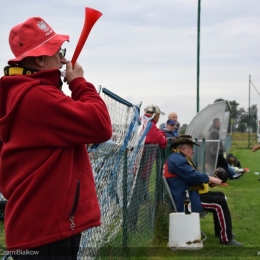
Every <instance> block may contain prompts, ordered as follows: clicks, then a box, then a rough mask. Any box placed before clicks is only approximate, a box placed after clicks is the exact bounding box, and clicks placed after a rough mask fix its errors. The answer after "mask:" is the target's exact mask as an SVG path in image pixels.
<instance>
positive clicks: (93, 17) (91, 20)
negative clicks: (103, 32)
mask: <svg viewBox="0 0 260 260" xmlns="http://www.w3.org/2000/svg"><path fill="white" fill-rule="evenodd" d="M101 15H102V13H100V12H99V11H97V10H95V9H92V8H89V7H85V22H84V26H83V29H82V32H81V35H80V37H79V40H78V43H77V46H76V49H75V51H74V54H73V56H72V59H71V63H72V65H74V64H75V62H76V61H77V58H78V57H79V54H80V52H81V50H82V48H83V46H84V44H85V42H86V40H87V38H88V35H89V33H90V31H91V29H92V27H93V25H94V24H95V23H96V21H97V20H98V19H99V17H100V16H101Z"/></svg>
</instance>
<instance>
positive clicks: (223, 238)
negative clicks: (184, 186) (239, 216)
mask: <svg viewBox="0 0 260 260" xmlns="http://www.w3.org/2000/svg"><path fill="white" fill-rule="evenodd" d="M200 200H201V204H202V208H203V209H205V210H208V211H209V212H212V213H213V220H214V228H215V235H216V236H218V237H219V238H220V242H221V243H224V242H227V241H229V240H232V239H233V235H232V221H231V215H230V211H229V208H228V205H227V201H226V198H225V195H224V193H223V192H220V191H209V192H208V193H204V194H200Z"/></svg>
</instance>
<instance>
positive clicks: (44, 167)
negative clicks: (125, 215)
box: [0, 17, 112, 260]
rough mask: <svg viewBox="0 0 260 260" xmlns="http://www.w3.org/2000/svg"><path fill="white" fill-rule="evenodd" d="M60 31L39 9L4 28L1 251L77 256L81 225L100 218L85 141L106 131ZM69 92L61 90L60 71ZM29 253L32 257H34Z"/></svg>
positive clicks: (98, 139)
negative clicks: (10, 55) (7, 51)
mask: <svg viewBox="0 0 260 260" xmlns="http://www.w3.org/2000/svg"><path fill="white" fill-rule="evenodd" d="M65 41H69V36H68V35H61V34H56V33H55V31H54V30H53V29H52V28H51V26H50V25H49V24H48V23H47V22H46V21H44V20H43V19H42V18H40V17H32V18H29V19H28V20H26V21H25V22H23V23H21V24H18V25H16V26H14V27H13V28H12V29H11V31H10V34H9V44H10V48H11V50H12V52H13V54H14V56H15V58H13V59H10V60H9V61H8V64H9V66H6V67H5V68H4V75H5V76H3V77H2V78H1V80H0V103H1V106H0V141H1V142H0V144H1V146H0V190H1V192H2V194H3V196H4V197H5V198H6V199H7V200H8V202H7V205H6V209H5V223H4V224H5V233H6V245H7V249H8V250H9V251H12V252H13V251H15V250H24V251H23V252H24V253H23V254H22V253H21V251H16V252H18V254H17V255H12V256H13V258H14V259H15V260H17V259H35V258H31V257H32V256H31V255H26V254H27V252H32V251H29V250H34V251H33V252H36V253H35V254H37V257H41V258H40V259H51V257H59V258H55V259H63V260H64V259H77V251H78V248H79V243H80V237H81V232H82V231H83V230H86V229H89V228H92V227H95V226H99V225H100V207H99V205H98V200H97V195H96V189H95V183H94V178H93V173H92V169H91V165H90V161H89V157H88V153H87V150H86V146H85V144H89V143H102V142H105V141H107V140H108V139H110V138H111V135H112V128H111V122H110V117H109V114H108V110H107V107H106V104H105V103H104V102H103V100H102V99H101V98H100V96H99V94H98V93H97V91H96V89H95V87H94V86H93V85H92V84H91V83H89V82H87V81H86V80H85V78H84V77H83V74H84V73H83V69H82V68H81V66H80V65H79V64H78V63H75V64H74V65H72V63H71V62H70V61H67V60H66V58H65V54H66V49H62V48H61V46H62V44H63V43H64V42H65ZM63 65H66V79H65V81H66V82H67V84H68V85H69V88H70V90H71V97H69V96H66V95H65V94H64V93H63V92H62V91H61V87H62V80H61V72H60V70H59V69H61V68H62V66H63ZM37 257H36V259H38V258H37Z"/></svg>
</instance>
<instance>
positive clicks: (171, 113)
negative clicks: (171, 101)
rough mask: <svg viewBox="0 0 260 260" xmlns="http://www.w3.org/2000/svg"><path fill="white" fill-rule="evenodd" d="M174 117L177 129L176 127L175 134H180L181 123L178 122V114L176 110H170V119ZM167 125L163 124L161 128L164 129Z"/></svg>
mask: <svg viewBox="0 0 260 260" xmlns="http://www.w3.org/2000/svg"><path fill="white" fill-rule="evenodd" d="M169 119H172V120H174V121H175V129H174V136H175V137H176V136H179V127H180V123H179V122H178V115H177V114H176V113H175V112H170V113H169V115H168V120H169ZM165 127H166V124H164V123H163V124H161V125H160V129H161V130H163V129H164V128H165Z"/></svg>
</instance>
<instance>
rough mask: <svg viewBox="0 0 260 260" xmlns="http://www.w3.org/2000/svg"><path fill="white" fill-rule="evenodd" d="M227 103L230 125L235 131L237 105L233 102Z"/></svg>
mask: <svg viewBox="0 0 260 260" xmlns="http://www.w3.org/2000/svg"><path fill="white" fill-rule="evenodd" d="M228 102H229V104H230V107H231V111H230V124H232V129H233V130H236V127H235V123H236V121H237V116H238V114H237V113H238V112H237V109H238V106H239V103H237V102H236V101H235V100H233V101H228Z"/></svg>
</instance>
